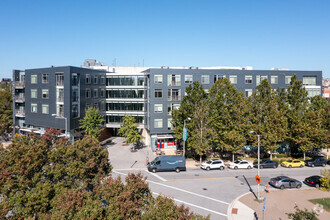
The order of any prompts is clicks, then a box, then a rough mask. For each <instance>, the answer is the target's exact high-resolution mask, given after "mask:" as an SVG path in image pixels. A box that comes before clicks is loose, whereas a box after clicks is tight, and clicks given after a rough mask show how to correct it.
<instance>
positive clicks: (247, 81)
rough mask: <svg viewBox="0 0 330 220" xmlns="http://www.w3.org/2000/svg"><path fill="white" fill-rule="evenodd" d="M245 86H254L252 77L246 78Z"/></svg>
mask: <svg viewBox="0 0 330 220" xmlns="http://www.w3.org/2000/svg"><path fill="white" fill-rule="evenodd" d="M245 84H252V76H250V75H249V76H245Z"/></svg>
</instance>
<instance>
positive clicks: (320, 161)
mask: <svg viewBox="0 0 330 220" xmlns="http://www.w3.org/2000/svg"><path fill="white" fill-rule="evenodd" d="M305 165H306V166H309V167H315V166H322V167H325V166H326V165H327V160H326V159H324V158H316V159H313V160H307V161H306V162H305Z"/></svg>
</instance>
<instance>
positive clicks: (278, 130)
mask: <svg viewBox="0 0 330 220" xmlns="http://www.w3.org/2000/svg"><path fill="white" fill-rule="evenodd" d="M248 101H249V102H250V105H251V108H250V122H251V123H252V127H251V128H252V129H253V130H254V131H256V132H257V133H258V134H259V135H260V137H261V138H260V145H261V146H263V147H264V148H265V149H266V150H267V151H269V153H270V159H271V160H272V153H273V152H274V151H275V150H276V149H277V148H278V142H282V141H284V140H285V138H286V135H287V120H286V117H285V111H283V109H281V99H280V96H279V94H278V92H277V91H275V90H273V89H272V88H271V86H270V84H269V82H268V80H267V79H265V80H263V81H262V82H261V83H260V85H258V86H257V90H256V91H255V92H254V93H253V95H252V96H251V97H249V99H248ZM249 136H250V138H252V139H254V140H256V138H255V135H253V134H250V135H249Z"/></svg>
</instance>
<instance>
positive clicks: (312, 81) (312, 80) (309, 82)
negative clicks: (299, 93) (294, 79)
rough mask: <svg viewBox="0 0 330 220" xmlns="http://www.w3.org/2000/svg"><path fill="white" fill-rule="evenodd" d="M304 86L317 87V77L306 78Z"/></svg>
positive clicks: (304, 78)
mask: <svg viewBox="0 0 330 220" xmlns="http://www.w3.org/2000/svg"><path fill="white" fill-rule="evenodd" d="M303 85H313V86H315V85H316V76H304V77H303Z"/></svg>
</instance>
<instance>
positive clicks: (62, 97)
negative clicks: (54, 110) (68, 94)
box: [56, 96, 64, 102]
mask: <svg viewBox="0 0 330 220" xmlns="http://www.w3.org/2000/svg"><path fill="white" fill-rule="evenodd" d="M56 102H64V96H57V99H56Z"/></svg>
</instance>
